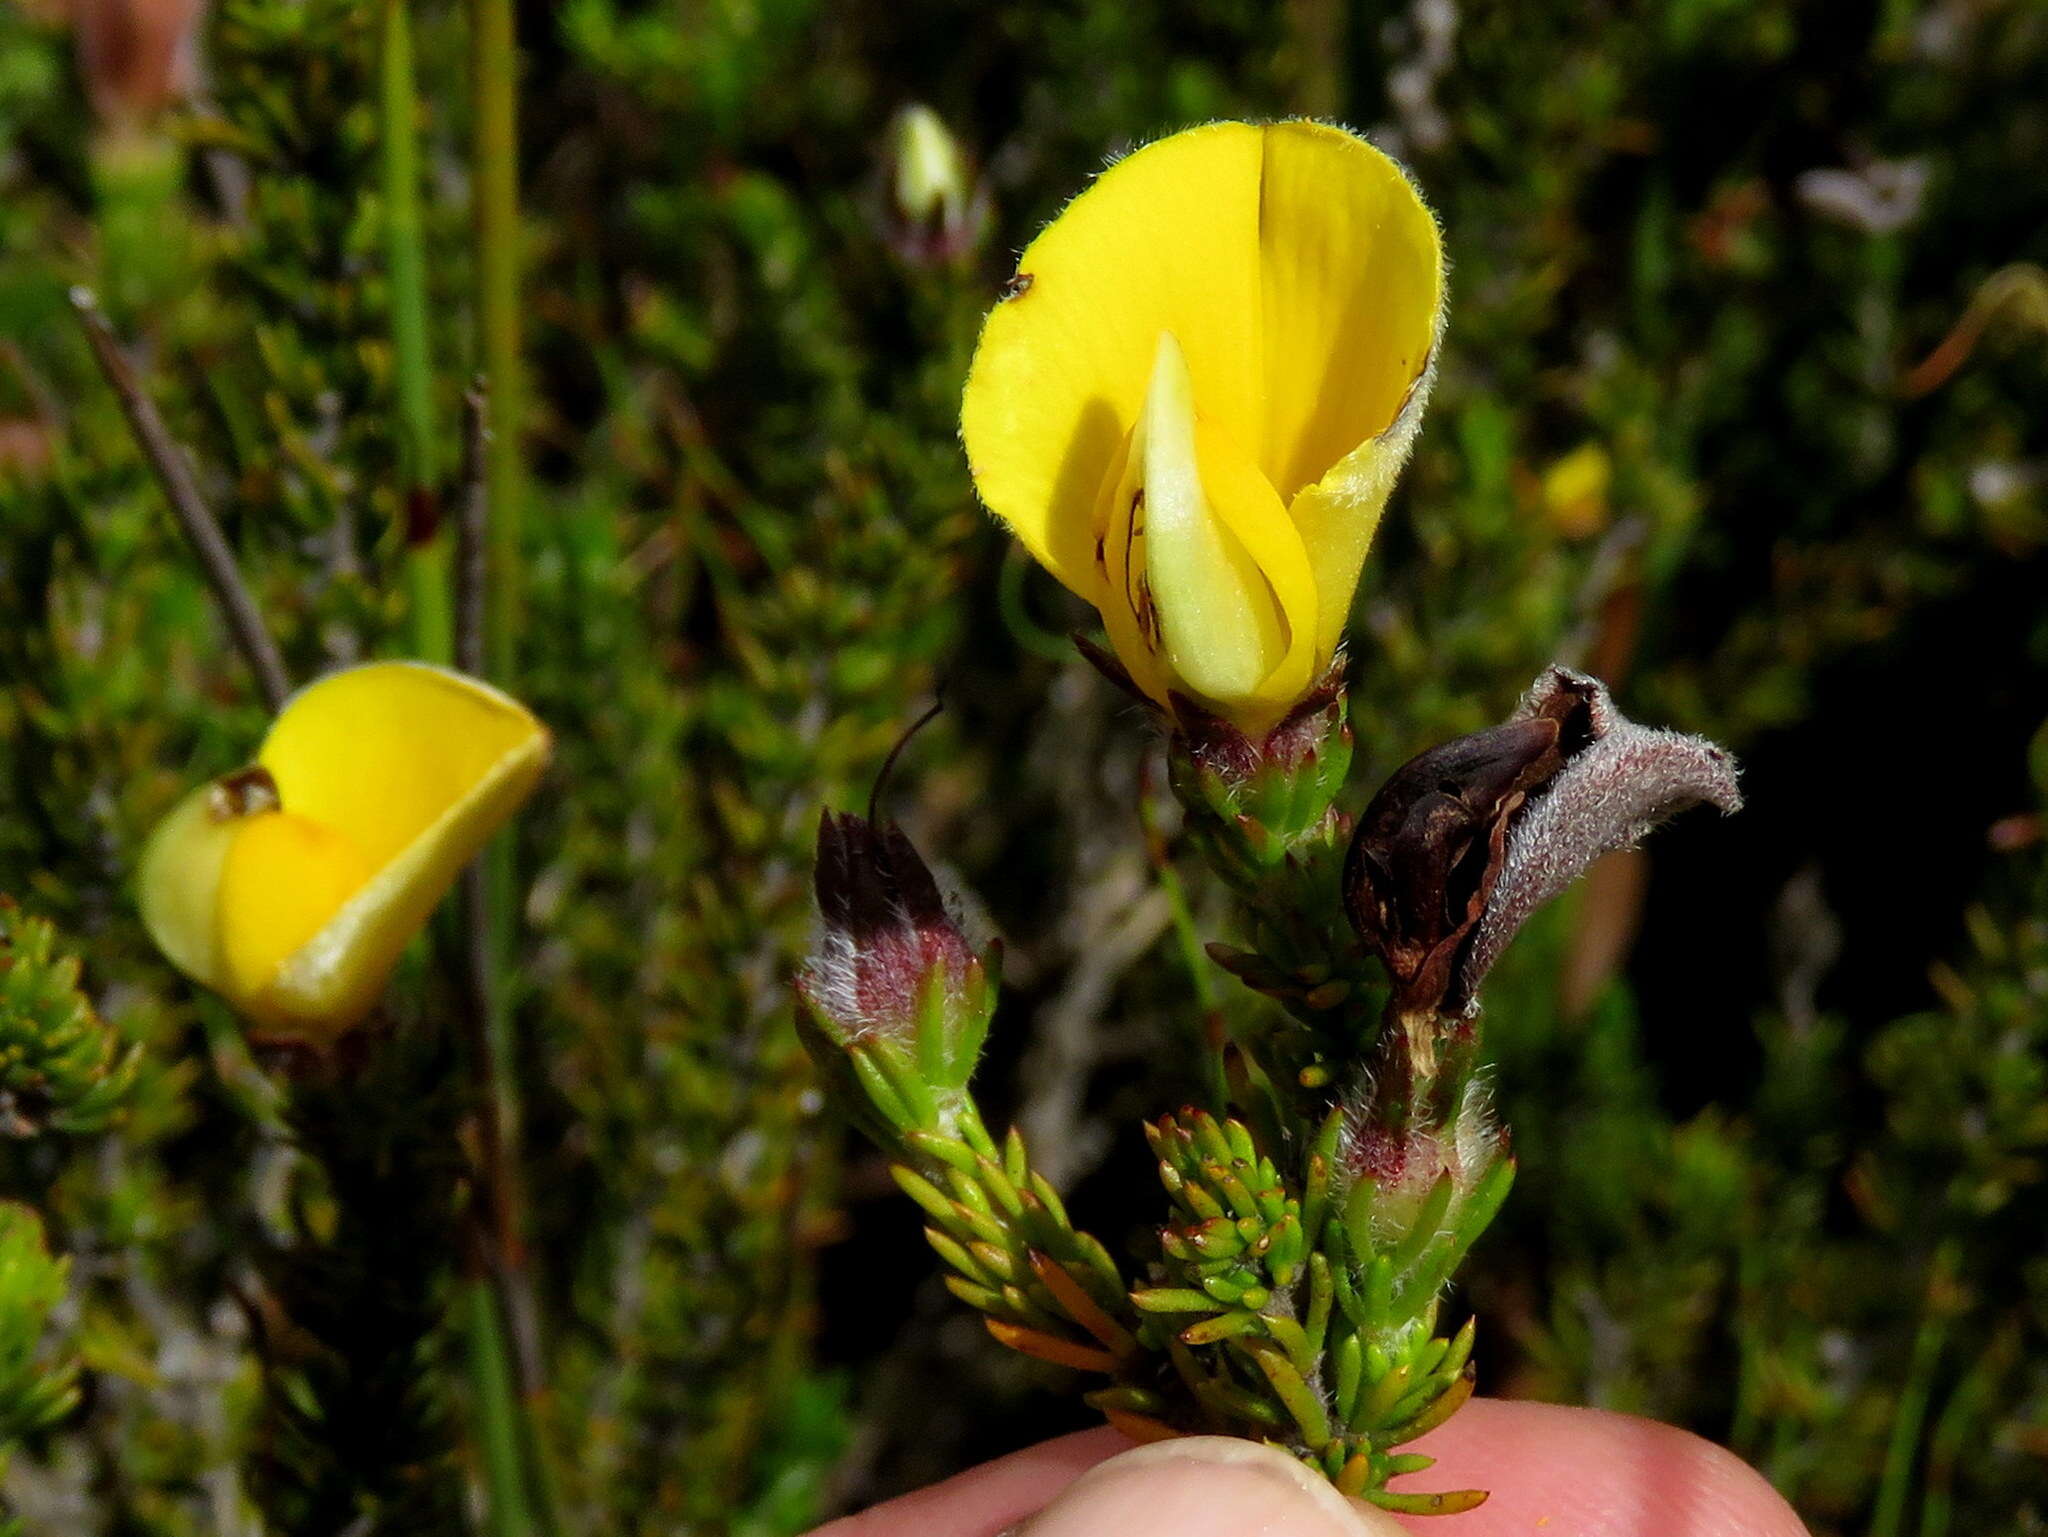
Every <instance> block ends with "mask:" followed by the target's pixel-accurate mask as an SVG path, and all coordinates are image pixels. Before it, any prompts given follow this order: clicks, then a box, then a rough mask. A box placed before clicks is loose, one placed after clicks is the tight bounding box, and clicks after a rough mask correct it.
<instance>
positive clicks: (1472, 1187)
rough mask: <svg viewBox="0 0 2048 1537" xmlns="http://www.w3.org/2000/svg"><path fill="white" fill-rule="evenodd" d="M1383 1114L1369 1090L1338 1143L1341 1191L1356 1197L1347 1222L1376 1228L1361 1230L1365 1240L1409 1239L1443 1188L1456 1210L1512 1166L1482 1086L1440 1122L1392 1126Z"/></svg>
mask: <svg viewBox="0 0 2048 1537" xmlns="http://www.w3.org/2000/svg"><path fill="white" fill-rule="evenodd" d="M1378 1108H1379V1107H1378V1106H1377V1104H1376V1103H1375V1102H1374V1098H1373V1095H1372V1094H1371V1092H1370V1090H1369V1089H1368V1090H1367V1091H1365V1092H1362V1093H1356V1094H1354V1095H1353V1096H1352V1097H1351V1098H1349V1099H1348V1100H1347V1101H1346V1102H1345V1105H1344V1123H1343V1133H1342V1136H1341V1138H1340V1140H1339V1142H1338V1144H1337V1176H1338V1185H1339V1188H1340V1189H1344V1190H1346V1191H1348V1192H1350V1195H1349V1197H1348V1198H1347V1201H1346V1220H1347V1221H1350V1222H1353V1223H1358V1224H1364V1223H1366V1222H1368V1221H1369V1222H1370V1227H1369V1228H1367V1227H1361V1231H1360V1233H1359V1235H1358V1236H1359V1237H1360V1239H1361V1240H1362V1239H1364V1238H1366V1237H1368V1236H1372V1237H1374V1238H1375V1239H1377V1240H1386V1239H1389V1238H1394V1237H1398V1236H1399V1235H1401V1234H1403V1233H1406V1232H1407V1231H1409V1230H1410V1229H1411V1228H1412V1227H1413V1225H1414V1223H1415V1220H1416V1217H1417V1215H1418V1213H1420V1212H1421V1211H1422V1210H1423V1208H1424V1206H1425V1205H1426V1204H1427V1203H1428V1202H1429V1201H1430V1200H1431V1199H1432V1196H1433V1195H1435V1194H1436V1192H1437V1187H1438V1185H1439V1184H1444V1185H1446V1186H1447V1187H1448V1191H1449V1199H1450V1201H1451V1202H1452V1203H1453V1204H1455V1203H1457V1202H1459V1201H1462V1200H1464V1199H1466V1198H1467V1197H1469V1196H1471V1195H1472V1193H1473V1192H1474V1191H1476V1190H1477V1189H1478V1188H1479V1187H1480V1185H1481V1184H1482V1183H1484V1182H1485V1181H1486V1180H1488V1179H1489V1178H1490V1177H1492V1176H1493V1175H1494V1172H1495V1170H1496V1169H1498V1168H1499V1167H1500V1165H1501V1164H1502V1163H1503V1162H1505V1161H1506V1160H1507V1157H1508V1138H1507V1133H1506V1131H1505V1130H1503V1129H1502V1127H1501V1125H1500V1123H1499V1122H1498V1121H1497V1120H1495V1119H1494V1115H1493V1106H1492V1103H1491V1098H1490V1096H1489V1094H1488V1092H1487V1089H1486V1085H1485V1083H1484V1082H1483V1081H1482V1080H1480V1079H1477V1078H1474V1079H1471V1080H1469V1081H1468V1082H1467V1083H1466V1085H1465V1087H1464V1090H1463V1092H1462V1094H1461V1096H1460V1099H1459V1103H1458V1106H1457V1113H1456V1114H1455V1115H1451V1116H1448V1117H1446V1118H1445V1119H1444V1120H1442V1121H1440V1122H1427V1121H1417V1122H1410V1123H1407V1124H1403V1125H1389V1124H1388V1123H1387V1121H1386V1119H1385V1118H1384V1117H1382V1116H1380V1115H1379V1114H1378V1113H1377V1112H1378ZM1439 1220H1441V1217H1439Z"/></svg>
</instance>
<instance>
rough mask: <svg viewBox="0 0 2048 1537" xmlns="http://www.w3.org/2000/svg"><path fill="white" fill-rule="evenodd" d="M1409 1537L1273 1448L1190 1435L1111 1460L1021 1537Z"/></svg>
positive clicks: (1027, 1525) (1035, 1519)
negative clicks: (1248, 1535)
mask: <svg viewBox="0 0 2048 1537" xmlns="http://www.w3.org/2000/svg"><path fill="white" fill-rule="evenodd" d="M1247 1531H1255V1532H1258V1533H1260V1534H1261V1537H1402V1528H1401V1526H1400V1525H1399V1524H1398V1523H1397V1522H1395V1521H1394V1520H1393V1518H1392V1517H1390V1516H1388V1515H1386V1514H1384V1513H1383V1512H1381V1511H1378V1510H1375V1509H1373V1508H1372V1507H1370V1506H1366V1505H1361V1504H1359V1503H1357V1502H1356V1501H1353V1500H1349V1499H1346V1498H1345V1497H1344V1496H1343V1495H1341V1494H1339V1493H1338V1492H1337V1491H1336V1490H1335V1489H1334V1488H1332V1487H1331V1485H1330V1483H1329V1481H1328V1480H1327V1479H1325V1478H1323V1477H1322V1476H1321V1475H1320V1474H1318V1473H1316V1472H1314V1471H1313V1470H1312V1469H1310V1468H1307V1467H1304V1466H1303V1465H1302V1464H1301V1463H1300V1462H1298V1461H1296V1460H1295V1459H1294V1458H1292V1457H1290V1456H1288V1455H1287V1454H1286V1453H1285V1452H1282V1451H1279V1450H1277V1449H1275V1448H1273V1447H1270V1446H1262V1445H1260V1444H1258V1443H1257V1442H1254V1441H1243V1440H1238V1439H1236V1438H1234V1437H1230V1436H1184V1437H1179V1438H1176V1439H1174V1440H1171V1441H1158V1442H1154V1443H1153V1444H1152V1445H1150V1446H1141V1447H1139V1448H1137V1449H1136V1450H1135V1451H1129V1452H1125V1453H1123V1454H1122V1455H1121V1456H1117V1457H1112V1458H1110V1459H1109V1460H1108V1461H1107V1462H1103V1463H1099V1464H1097V1465H1096V1466H1095V1467H1094V1468H1091V1469H1090V1470H1089V1471H1088V1472H1086V1473H1084V1474H1082V1475H1081V1476H1080V1477H1079V1478H1078V1479H1076V1480H1075V1481H1074V1482H1073V1483H1072V1484H1070V1485H1068V1486H1067V1488H1066V1489H1065V1490H1064V1491H1063V1492H1062V1493H1061V1494H1060V1496H1059V1498H1057V1499H1056V1500H1054V1501H1053V1502H1052V1503H1051V1504H1050V1505H1048V1506H1046V1507H1045V1509H1044V1510H1042V1511H1040V1512H1039V1513H1038V1514H1037V1515H1035V1516H1033V1517H1031V1518H1030V1519H1029V1520H1027V1521H1025V1522H1024V1523H1023V1525H1021V1526H1020V1527H1018V1528H1016V1529H1015V1537H1212V1534H1213V1537H1242V1534H1243V1533H1245V1532H1247Z"/></svg>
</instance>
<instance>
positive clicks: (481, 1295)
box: [461, 1276, 552, 1537]
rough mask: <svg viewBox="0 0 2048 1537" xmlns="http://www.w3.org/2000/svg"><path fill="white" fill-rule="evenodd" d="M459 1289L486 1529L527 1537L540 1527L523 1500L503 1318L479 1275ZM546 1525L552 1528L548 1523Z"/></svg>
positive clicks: (516, 1396)
mask: <svg viewBox="0 0 2048 1537" xmlns="http://www.w3.org/2000/svg"><path fill="white" fill-rule="evenodd" d="M462 1293H463V1295H462V1302H461V1307H462V1313H463V1326H464V1329H465V1331H466V1332H467V1334H468V1336H469V1369H470V1380H471V1382H472V1383H473V1384H474V1386H475V1388H476V1429H477V1441H478V1444H479V1446H480V1448H481V1451H482V1457H483V1475H484V1488H485V1490H486V1491H487V1493H488V1495H489V1501H490V1504H489V1512H488V1514H489V1519H490V1529H491V1531H492V1532H494V1533H496V1534H497V1537H528V1534H529V1533H531V1532H535V1531H539V1530H543V1529H544V1528H543V1527H542V1525H541V1523H540V1522H539V1521H536V1519H535V1512H533V1511H532V1510H530V1509H529V1508H528V1503H527V1479H526V1472H525V1456H524V1453H523V1442H524V1440H525V1437H524V1436H523V1435H522V1433H521V1429H520V1425H519V1410H518V1404H519V1394H518V1391H517V1390H516V1389H515V1388H514V1386H513V1383H512V1363H511V1358H510V1355H509V1353H508V1352H507V1350H506V1348H505V1320H504V1318H503V1316H502V1315H501V1314H500V1313H499V1311H498V1303H497V1299H496V1297H495V1296H494V1295H493V1294H492V1291H491V1285H490V1282H489V1281H488V1280H486V1279H485V1278H484V1277H482V1276H473V1277H469V1278H466V1279H465V1280H464V1281H463V1282H462ZM545 1529H547V1530H552V1523H551V1522H550V1523H549V1525H548V1526H547V1527H546V1528H545Z"/></svg>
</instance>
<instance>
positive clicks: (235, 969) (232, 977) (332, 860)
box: [216, 811, 370, 998]
mask: <svg viewBox="0 0 2048 1537" xmlns="http://www.w3.org/2000/svg"><path fill="white" fill-rule="evenodd" d="M369 878H370V863H369V861H368V860H366V859H365V858H363V852H362V850H361V849H359V848H357V847H356V846H355V845H354V844H353V843H351V842H350V841H349V840H348V839H347V838H344V837H343V836H342V835H341V834H340V833H338V832H335V831H334V830H333V829H332V828H327V827H322V826H321V825H320V824H319V823H318V822H315V821H312V820H311V819H309V818H307V817H302V816H294V815H293V814H292V813H291V812H289V811H266V812H262V813H260V814H258V815H256V816H252V817H247V818H244V819H243V820H241V821H240V822H238V823H237V824H236V825H235V828H234V833H233V836H232V837H231V839H230V840H229V842H228V849H227V858H226V859H225V860H223V861H222V862H221V866H220V888H219V895H218V897H217V899H216V900H217V902H218V910H219V914H220V921H219V923H218V925H217V928H218V932H219V936H220V940H219V943H220V988H221V991H222V992H224V993H226V994H227V995H228V996H229V997H230V998H255V997H259V996H260V995H261V994H262V993H263V991H264V990H265V989H266V988H267V987H269V985H270V983H271V980H272V979H273V978H274V977H275V976H276V975H277V970H278V968H279V967H280V966H282V965H283V964H284V962H285V959H286V957H288V956H290V955H291V954H292V952H294V951H295V950H298V949H299V948H300V947H301V946H303V945H304V944H305V943H306V942H307V941H308V940H309V939H311V938H312V937H313V936H314V935H315V934H317V933H319V932H320V930H321V928H322V927H324V926H325V925H326V923H327V921H328V920H329V919H330V918H332V917H333V916H334V915H335V913H336V912H338V911H340V909H341V905H342V903H344V902H346V901H347V900H348V899H349V898H350V897H352V896H354V895H355V894H356V893H357V892H358V891H360V890H362V888H363V885H364V883H365V882H367V881H368V880H369Z"/></svg>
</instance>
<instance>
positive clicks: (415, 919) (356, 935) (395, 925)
mask: <svg viewBox="0 0 2048 1537" xmlns="http://www.w3.org/2000/svg"><path fill="white" fill-rule="evenodd" d="M548 752H549V737H548V733H547V730H546V728H544V727H543V726H542V725H541V724H540V722H539V721H537V720H535V719H534V717H533V716H532V714H531V713H529V712H528V710H527V709H526V707H525V706H524V705H521V704H520V703H519V702H518V701H517V700H514V699H511V698H509V697H507V696H506V695H504V694H501V693H500V692H498V690H496V689H494V688H492V687H490V686H489V685H488V684H484V683H480V682H478V681H477V680H476V679H474V678H470V677H465V676H464V675H463V674H461V673H457V672H451V671H449V670H448V669H446V668H442V667H433V666H429V665H427V664H426V663H423V662H373V663H371V664H369V665H367V666H363V667H352V668H349V669H347V670H346V671H343V672H338V673H334V674H333V675H331V676H329V677H326V678H322V679H321V680H320V681H319V682H317V683H315V684H312V685H311V686H310V687H308V688H305V689H303V690H301V691H300V692H299V693H298V694H296V695H294V696H293V697H292V699H291V700H290V701H288V702H287V703H286V705H285V707H284V709H283V710H282V711H281V712H280V713H279V715H278V717H277V719H276V721H275V722H273V723H272V725H271V728H270V733H269V735H268V736H266V737H265V738H264V740H263V746H262V749H261V751H259V752H258V753H257V756H256V761H255V763H253V764H252V765H250V766H249V767H248V768H245V769H240V770H238V771H236V772H235V773H232V774H229V775H226V776H225V777H223V778H221V779H217V780H215V781H213V783H211V784H208V785H203V786H201V787H200V788H199V789H197V790H195V791H193V792H192V793H191V794H190V795H188V796H186V797H185V799H184V800H182V801H180V802H179V803H178V805H177V807H176V808H175V809H174V810H173V811H172V812H171V814H170V815H169V816H167V817H165V818H164V820H163V821H162V822H161V823H160V824H159V825H158V826H157V829H156V831H155V832H153V833H152V834H151V835H150V839H149V844H148V847H147V848H146V849H145V850H144V851H143V856H142V865H141V871H140V877H139V885H140V895H141V906H142V920H143V923H144V925H145V926H146V927H147V928H148V929H149V933H150V937H151V938H153V939H154V940H155V941H156V943H157V946H158V948H159V949H161V950H162V951H163V952H164V954H165V955H166V956H167V957H168V958H169V959H170V961H171V964H173V965H174V966H176V967H177V968H178V969H179V970H180V971H182V972H184V973H185V975H187V976H188V977H191V978H192V979H193V980H194V981H196V982H201V983H204V984H205V985H206V986H208V987H210V988H213V989H214V990H215V991H216V992H218V993H220V994H221V995H222V996H223V997H225V998H227V999H228V1001H229V1002H231V1003H232V1004H234V1005H235V1007H236V1009H237V1010H239V1011H240V1012H241V1013H242V1014H243V1015H244V1016H246V1017H247V1018H248V1019H249V1020H250V1021H251V1022H252V1023H253V1024H255V1025H256V1026H257V1027H258V1033H259V1034H261V1035H262V1036H263V1037H265V1038H268V1039H273V1040H286V1041H300V1042H304V1043H306V1044H309V1045H313V1046H322V1047H324V1046H328V1045H331V1044H332V1043H333V1042H334V1041H335V1040H337V1039H339V1038H340V1036H341V1035H342V1034H343V1033H345V1032H346V1031H347V1030H348V1029H349V1027H350V1026H352V1025H354V1024H356V1023H357V1022H358V1021H360V1020H361V1019H362V1017H363V1016H364V1015H365V1014H367V1013H368V1012H369V1011H370V1009H371V1008H372V1007H373V1006H374V1005H375V1003H376V1001H377V997H378V994H379V993H381V992H382V991H383V988H384V984H385V982H386V980H387V979H388V978H389V977H390V975H391V971H392V968H393V967H395V966H396V965H397V964H398V958H399V956H400V954H401V953H402V952H403V951H404V949H405V947H406V944H407V943H408V942H409V941H410V940H411V939H412V937H413V935H414V934H416V933H418V932H419V930H420V929H421V928H422V927H423V926H424V925H425V923H426V921H427V918H428V916H429V915H430V914H431V913H432V912H433V910H434V907H435V905H436V904H437V903H439V901H440V900H441V898H442V897H443V896H444V895H445V894H446V893H447V890H448V888H449V886H451V885H452V884H453V883H454V881H455V877H456V876H457V874H458V873H460V871H461V869H462V867H463V866H464V865H465V864H467V863H468V862H469V860H470V859H471V858H472V857H473V856H474V855H475V854H476V852H477V851H478V850H479V849H480V848H482V847H483V845H484V844H485V842H486V841H488V840H489V838H490V836H491V834H492V833H494V832H496V831H497V830H498V828H499V827H501V826H502V825H503V824H504V823H505V821H506V819H507V818H509V817H510V816H511V815H512V813H513V812H514V811H516V810H517V809H518V807H519V805H520V803H521V802H522V801H524V800H525V799H526V797H527V796H528V795H529V794H530V793H531V792H532V790H533V787H534V785H535V784H536V783H537V782H538V781H539V779H540V775H541V771H542V770H543V769H544V768H545V767H546V766H547V760H548Z"/></svg>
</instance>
